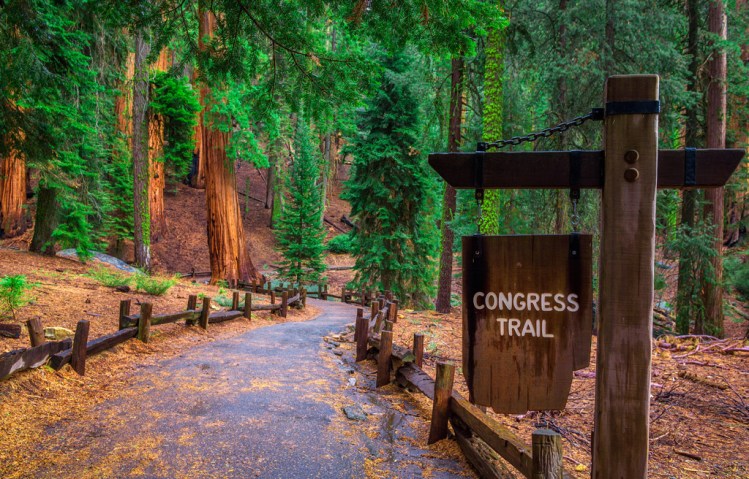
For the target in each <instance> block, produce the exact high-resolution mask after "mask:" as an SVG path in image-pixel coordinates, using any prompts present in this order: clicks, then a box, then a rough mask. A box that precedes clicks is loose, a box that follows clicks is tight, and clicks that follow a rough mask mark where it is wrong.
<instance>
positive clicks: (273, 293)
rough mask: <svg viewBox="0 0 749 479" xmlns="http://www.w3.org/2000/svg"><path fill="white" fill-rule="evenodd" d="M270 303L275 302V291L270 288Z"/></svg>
mask: <svg viewBox="0 0 749 479" xmlns="http://www.w3.org/2000/svg"><path fill="white" fill-rule="evenodd" d="M270 304H276V292H275V291H273V290H272V289H271V290H270Z"/></svg>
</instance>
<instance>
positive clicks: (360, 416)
mask: <svg viewBox="0 0 749 479" xmlns="http://www.w3.org/2000/svg"><path fill="white" fill-rule="evenodd" d="M343 414H345V415H346V417H347V418H349V419H351V420H352V421H366V420H367V413H365V412H364V411H363V410H362V408H361V407H360V406H358V405H356V404H354V405H353V406H345V407H344V408H343Z"/></svg>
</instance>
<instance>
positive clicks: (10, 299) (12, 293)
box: [0, 274, 36, 321]
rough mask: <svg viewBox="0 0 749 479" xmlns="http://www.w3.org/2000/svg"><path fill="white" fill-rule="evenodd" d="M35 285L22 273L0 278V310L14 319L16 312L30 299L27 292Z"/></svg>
mask: <svg viewBox="0 0 749 479" xmlns="http://www.w3.org/2000/svg"><path fill="white" fill-rule="evenodd" d="M35 286H36V285H35V284H34V283H29V282H28V281H27V279H26V276H24V275H22V274H18V275H14V276H3V277H2V278H0V311H2V312H5V313H10V315H11V317H12V318H13V321H16V312H17V311H18V310H19V309H20V308H22V307H24V306H26V305H27V304H29V302H31V301H32V298H31V297H29V294H28V292H29V291H31V290H32V289H33V288H34V287H35Z"/></svg>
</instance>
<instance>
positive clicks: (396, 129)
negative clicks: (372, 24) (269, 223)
mask: <svg viewBox="0 0 749 479" xmlns="http://www.w3.org/2000/svg"><path fill="white" fill-rule="evenodd" d="M382 64H383V65H384V67H385V70H384V72H383V74H382V75H381V78H380V81H381V84H380V88H379V90H378V91H377V93H376V94H375V95H374V96H373V97H372V98H370V99H369V101H368V102H367V106H366V108H365V109H364V110H363V111H362V113H361V115H360V119H359V133H358V135H357V136H356V137H354V138H352V139H350V143H351V150H350V151H351V152H352V153H353V155H354V163H353V171H352V174H351V178H350V180H349V181H348V182H347V183H346V191H345V192H344V194H343V195H342V198H344V199H346V200H348V201H349V202H350V203H351V214H352V216H353V217H354V219H355V220H356V222H357V228H356V229H355V230H354V231H353V235H352V238H353V254H354V256H355V257H356V264H355V270H356V278H355V280H354V283H355V286H356V287H357V288H361V289H365V290H372V289H379V290H391V291H393V292H394V293H395V295H396V296H398V297H399V298H404V299H406V298H410V302H412V303H415V304H416V305H418V306H426V305H428V304H430V303H431V301H430V297H431V295H432V294H433V292H434V280H435V276H436V268H435V266H436V255H437V251H438V243H437V240H438V234H437V231H436V226H435V221H434V213H435V212H434V205H435V203H436V198H435V192H436V191H437V190H438V189H439V188H437V187H435V186H436V185H435V183H434V180H433V178H432V177H431V176H430V173H429V171H428V170H427V165H426V161H425V158H424V155H423V154H422V153H421V152H420V145H419V143H418V133H419V126H420V115H419V110H420V108H419V103H418V99H417V97H416V96H415V95H414V91H413V83H414V82H413V80H412V79H411V78H410V77H409V72H411V71H412V70H411V67H412V55H409V54H405V53H401V54H398V55H393V56H388V57H386V58H384V59H383V61H382ZM406 301H409V300H406Z"/></svg>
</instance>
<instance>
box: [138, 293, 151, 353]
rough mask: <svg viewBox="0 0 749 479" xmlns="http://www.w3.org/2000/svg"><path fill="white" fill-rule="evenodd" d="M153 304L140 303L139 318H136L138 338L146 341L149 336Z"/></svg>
mask: <svg viewBox="0 0 749 479" xmlns="http://www.w3.org/2000/svg"><path fill="white" fill-rule="evenodd" d="M152 312H153V305H152V304H151V303H141V304H140V319H138V339H140V340H141V341H143V342H144V343H147V342H148V340H149V339H150V338H151V313H152Z"/></svg>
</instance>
